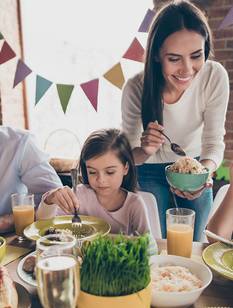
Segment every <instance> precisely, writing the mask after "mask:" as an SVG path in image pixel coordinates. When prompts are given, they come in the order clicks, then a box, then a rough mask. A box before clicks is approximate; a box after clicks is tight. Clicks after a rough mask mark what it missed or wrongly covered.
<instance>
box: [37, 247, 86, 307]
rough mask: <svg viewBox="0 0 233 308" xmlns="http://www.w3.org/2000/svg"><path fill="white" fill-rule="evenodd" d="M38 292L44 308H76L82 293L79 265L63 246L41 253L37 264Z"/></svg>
mask: <svg viewBox="0 0 233 308" xmlns="http://www.w3.org/2000/svg"><path fill="white" fill-rule="evenodd" d="M36 280H37V291H38V294H39V298H40V301H41V304H42V305H43V307H44V308H58V307H64V308H75V307H76V306H77V299H78V295H79V291H80V273H79V263H78V261H77V259H76V258H75V257H74V256H73V255H72V254H68V253H66V252H65V251H63V250H62V248H61V246H60V247H59V246H52V247H50V248H49V249H48V250H46V251H44V252H43V253H41V255H40V257H39V260H38V261H37V264H36Z"/></svg>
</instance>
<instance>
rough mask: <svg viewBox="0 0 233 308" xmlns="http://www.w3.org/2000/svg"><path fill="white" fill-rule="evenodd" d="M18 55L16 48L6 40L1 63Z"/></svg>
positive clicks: (1, 54)
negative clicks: (12, 47)
mask: <svg viewBox="0 0 233 308" xmlns="http://www.w3.org/2000/svg"><path fill="white" fill-rule="evenodd" d="M15 56H16V54H15V52H14V50H12V49H11V47H10V46H9V45H8V44H7V42H6V41H5V42H4V43H3V46H2V49H1V51H0V64H3V63H5V62H7V61H9V60H11V59H13V58H14V57H15Z"/></svg>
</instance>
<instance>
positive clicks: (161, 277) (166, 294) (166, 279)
mask: <svg viewBox="0 0 233 308" xmlns="http://www.w3.org/2000/svg"><path fill="white" fill-rule="evenodd" d="M211 281H212V272H211V271H210V269H209V268H208V267H207V266H206V265H205V264H203V263H201V262H197V261H194V260H192V259H190V258H185V257H179V256H173V255H160V256H153V257H151V283H152V299H151V305H152V307H167V308H168V307H173V308H174V307H188V306H190V305H192V304H194V303H195V302H196V301H197V300H198V298H199V296H200V295H201V293H202V292H203V291H204V289H205V288H206V287H207V286H208V285H209V284H210V283H211Z"/></svg>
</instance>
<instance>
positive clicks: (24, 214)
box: [11, 194, 35, 241]
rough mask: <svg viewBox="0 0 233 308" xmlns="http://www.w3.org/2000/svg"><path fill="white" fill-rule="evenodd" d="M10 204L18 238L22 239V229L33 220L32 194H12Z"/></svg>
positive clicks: (33, 204) (33, 205)
mask: <svg viewBox="0 0 233 308" xmlns="http://www.w3.org/2000/svg"><path fill="white" fill-rule="evenodd" d="M11 206H12V212H13V217H14V223H15V233H16V234H17V235H18V240H19V241H23V240H24V239H25V238H24V234H23V230H24V229H25V228H26V227H27V226H28V225H30V224H31V223H33V222H34V217H35V203H34V195H33V194H12V195H11Z"/></svg>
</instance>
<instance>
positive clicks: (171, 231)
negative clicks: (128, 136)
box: [167, 224, 193, 258]
mask: <svg viewBox="0 0 233 308" xmlns="http://www.w3.org/2000/svg"><path fill="white" fill-rule="evenodd" d="M192 242H193V228H192V227H191V226H190V225H187V224H170V225H168V226H167V253H168V254H170V255H177V256H182V257H188V258H189V257H191V253H192Z"/></svg>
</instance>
